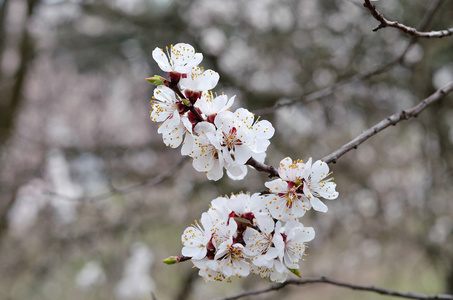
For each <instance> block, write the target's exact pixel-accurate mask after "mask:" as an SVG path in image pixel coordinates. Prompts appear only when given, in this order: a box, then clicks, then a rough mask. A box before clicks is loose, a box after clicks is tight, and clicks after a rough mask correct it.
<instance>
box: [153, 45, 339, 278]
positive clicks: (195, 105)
mask: <svg viewBox="0 0 453 300" xmlns="http://www.w3.org/2000/svg"><path fill="white" fill-rule="evenodd" d="M166 52H167V53H165V52H164V51H163V50H162V49H160V48H156V49H155V50H154V51H153V58H154V59H155V60H156V62H157V64H158V65H159V67H160V68H161V69H162V70H163V71H164V72H168V77H167V78H163V77H161V76H154V77H151V78H147V80H148V81H149V82H150V83H152V84H155V85H157V87H156V88H155V90H154V97H153V101H152V102H151V104H152V111H151V119H152V120H153V121H154V122H161V123H162V124H160V126H159V129H158V133H160V134H162V137H163V141H164V143H165V144H166V145H167V146H170V147H172V148H176V147H178V146H180V145H181V144H182V147H181V154H182V155H189V156H190V157H192V162H193V167H194V168H195V169H196V170H197V171H199V172H205V173H206V175H207V178H208V179H210V180H219V179H220V178H222V176H223V173H224V171H223V169H226V173H227V175H228V176H229V177H230V178H232V179H236V180H239V179H243V178H244V177H245V175H246V174H247V164H249V165H253V164H252V163H250V162H251V161H253V162H254V163H264V159H265V157H266V150H267V148H268V146H269V144H270V142H269V139H270V138H271V137H272V136H273V134H274V128H273V127H272V124H271V123H270V122H268V121H266V120H259V119H255V117H254V115H253V114H252V113H251V112H249V111H248V110H247V109H245V108H238V109H237V110H236V111H235V112H232V111H230V107H231V106H232V105H233V102H234V99H235V96H233V97H231V98H229V97H227V96H226V95H224V94H221V95H216V94H215V93H213V92H212V91H211V90H212V89H213V88H214V87H215V86H216V85H217V83H218V81H219V74H218V73H217V72H215V71H213V70H204V69H203V68H202V67H200V66H199V63H200V62H201V61H202V59H203V55H202V54H201V53H196V52H195V51H194V48H193V47H192V46H191V45H189V44H184V43H179V44H176V45H175V46H171V47H170V49H168V48H167V51H166ZM272 175H273V176H276V174H272ZM330 175H331V173H330V172H329V167H328V166H327V164H326V163H325V162H323V161H320V160H318V161H315V162H312V159H311V158H310V159H308V161H307V162H306V163H304V162H303V161H301V160H296V161H293V160H292V159H291V158H289V157H286V158H284V159H283V160H281V162H280V164H279V166H278V178H277V179H273V180H271V181H268V182H266V183H265V186H266V187H267V188H268V191H266V192H261V193H255V194H252V195H250V194H249V193H240V194H237V195H234V194H232V195H231V197H226V196H225V197H218V198H216V199H214V200H212V201H211V205H210V208H209V210H208V211H207V212H205V213H203V214H202V215H201V219H200V220H199V221H195V222H194V223H195V224H193V225H192V226H189V227H188V228H186V230H185V231H184V233H183V235H182V237H181V240H182V243H183V248H182V256H178V257H169V258H168V259H166V260H164V262H165V263H168V264H173V263H176V262H179V261H184V260H189V259H190V260H191V261H192V262H193V264H194V265H195V266H196V267H197V268H199V269H200V271H199V274H200V276H202V277H203V278H204V279H205V280H206V281H213V280H217V281H222V280H225V279H227V280H229V279H230V278H231V277H244V276H247V275H249V274H250V273H254V274H258V275H260V276H261V277H263V278H265V279H269V280H271V281H276V282H283V281H285V280H286V278H287V276H288V274H289V273H294V274H296V275H298V276H300V273H299V271H298V270H299V262H300V260H303V257H304V255H305V249H306V247H307V244H306V243H307V242H309V241H311V240H313V238H314V237H315V231H314V229H313V228H312V227H304V225H303V224H302V223H300V218H301V217H303V216H304V215H305V213H306V212H307V211H308V210H310V209H311V208H313V210H315V211H318V212H327V206H326V205H325V204H324V203H323V202H322V201H321V200H320V198H324V199H327V200H333V199H336V198H337V197H338V192H337V191H336V190H335V189H336V184H335V183H334V182H333V178H331V177H330Z"/></svg>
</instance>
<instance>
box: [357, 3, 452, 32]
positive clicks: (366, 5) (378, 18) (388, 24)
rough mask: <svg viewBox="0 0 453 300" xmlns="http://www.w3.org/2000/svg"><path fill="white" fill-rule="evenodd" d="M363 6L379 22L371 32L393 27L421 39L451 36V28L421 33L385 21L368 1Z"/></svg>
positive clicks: (393, 22) (397, 23)
mask: <svg viewBox="0 0 453 300" xmlns="http://www.w3.org/2000/svg"><path fill="white" fill-rule="evenodd" d="M363 6H364V7H366V8H368V10H369V11H370V13H371V15H372V16H373V17H374V18H375V19H376V20H378V21H379V22H380V24H379V25H378V26H376V27H375V28H373V31H378V30H379V29H381V28H385V27H393V28H397V29H399V30H401V31H403V32H405V33H408V34H410V35H413V36H417V37H422V38H442V37H445V36H450V35H453V28H447V29H444V30H439V31H429V32H422V31H418V30H417V29H415V28H413V27H409V26H406V25H404V24H401V23H399V22H397V21H390V20H387V19H386V18H385V17H384V15H383V14H381V13H380V12H379V11H377V9H376V6H374V5H373V4H371V2H370V0H365V2H364V3H363Z"/></svg>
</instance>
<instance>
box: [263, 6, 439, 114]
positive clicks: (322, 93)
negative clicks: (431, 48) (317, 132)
mask: <svg viewBox="0 0 453 300" xmlns="http://www.w3.org/2000/svg"><path fill="white" fill-rule="evenodd" d="M444 1H445V0H435V1H433V2H432V3H431V5H430V7H429V8H428V10H427V11H426V13H425V15H424V16H423V19H422V21H421V22H420V24H419V25H418V30H419V31H422V30H425V29H426V28H427V27H428V25H429V23H430V22H431V20H432V19H433V17H434V14H435V13H436V12H437V11H438V9H439V7H440V6H441V5H442V3H443V2H444ZM418 38H419V37H418V36H413V37H412V39H411V40H410V42H409V44H408V45H407V46H406V47H405V48H404V50H403V51H402V52H401V54H400V55H398V56H397V57H395V58H394V59H392V60H391V61H389V62H388V63H386V64H384V65H381V66H378V67H376V68H374V69H372V70H370V71H368V72H365V73H358V74H355V75H353V76H351V77H349V78H346V79H343V80H341V81H339V82H337V83H335V84H334V85H331V86H328V87H326V88H324V89H321V90H318V91H315V92H312V93H309V94H306V95H304V96H302V97H298V98H297V99H285V100H287V101H280V102H276V103H275V105H273V106H271V107H267V108H263V109H259V110H255V113H256V114H258V115H266V114H270V113H273V112H275V111H276V110H277V109H279V108H282V107H286V106H291V105H294V104H297V103H300V102H312V101H316V100H319V99H322V98H325V97H328V96H330V95H332V94H333V93H334V92H336V91H337V90H339V89H341V88H343V87H346V86H349V85H350V84H353V83H356V82H360V81H364V80H367V79H369V78H371V77H373V76H376V75H379V74H382V73H385V72H387V71H389V70H390V69H392V68H393V67H395V66H396V65H399V64H402V63H404V59H405V57H406V55H407V53H408V52H409V50H410V49H411V48H412V46H414V45H415V43H416V42H417V40H418ZM288 100H289V101H288Z"/></svg>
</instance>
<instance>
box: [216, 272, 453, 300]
mask: <svg viewBox="0 0 453 300" xmlns="http://www.w3.org/2000/svg"><path fill="white" fill-rule="evenodd" d="M311 283H326V284H331V285H335V286H339V287H344V288H349V289H352V290H358V291H364V292H372V293H377V294H381V295H386V296H394V297H401V298H406V299H420V300H453V295H446V294H444V295H424V294H415V293H402V292H398V291H392V290H387V289H383V288H380V287H375V286H362V285H355V284H350V283H345V282H340V281H336V280H332V279H328V278H326V277H321V278H315V279H291V280H287V281H285V282H284V283H281V284H276V285H272V286H271V287H269V288H266V289H262V290H254V291H253V290H252V291H246V292H243V293H240V294H237V295H234V296H230V297H226V298H221V299H218V300H234V299H239V298H243V297H246V296H252V295H259V294H264V293H268V292H271V291H277V290H280V289H282V288H284V287H285V286H287V285H304V284H311Z"/></svg>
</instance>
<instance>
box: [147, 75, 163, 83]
mask: <svg viewBox="0 0 453 300" xmlns="http://www.w3.org/2000/svg"><path fill="white" fill-rule="evenodd" d="M145 80H146V81H148V82H149V83H151V84H154V85H163V84H165V81H167V79H165V78H163V77H161V76H159V75H154V76H153V77H149V78H146V79H145Z"/></svg>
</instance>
